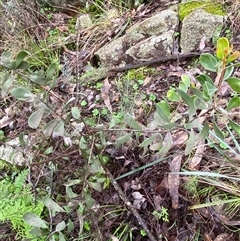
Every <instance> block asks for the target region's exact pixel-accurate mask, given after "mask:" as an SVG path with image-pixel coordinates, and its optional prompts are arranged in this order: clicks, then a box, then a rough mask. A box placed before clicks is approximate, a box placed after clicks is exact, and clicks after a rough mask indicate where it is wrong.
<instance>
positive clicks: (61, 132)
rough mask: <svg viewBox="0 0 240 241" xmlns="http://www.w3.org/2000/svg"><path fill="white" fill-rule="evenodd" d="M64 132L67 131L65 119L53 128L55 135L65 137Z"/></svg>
mask: <svg viewBox="0 0 240 241" xmlns="http://www.w3.org/2000/svg"><path fill="white" fill-rule="evenodd" d="M64 132H65V128H64V122H63V121H60V122H59V123H58V124H57V126H56V127H55V128H54V130H53V135H56V136H62V137H64Z"/></svg>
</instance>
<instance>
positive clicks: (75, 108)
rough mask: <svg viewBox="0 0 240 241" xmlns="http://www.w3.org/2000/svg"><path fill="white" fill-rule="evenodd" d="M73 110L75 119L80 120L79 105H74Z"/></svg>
mask: <svg viewBox="0 0 240 241" xmlns="http://www.w3.org/2000/svg"><path fill="white" fill-rule="evenodd" d="M71 112H72V116H73V118H74V119H77V120H78V119H79V118H80V111H79V109H78V108H77V107H75V106H74V107H72V109H71Z"/></svg>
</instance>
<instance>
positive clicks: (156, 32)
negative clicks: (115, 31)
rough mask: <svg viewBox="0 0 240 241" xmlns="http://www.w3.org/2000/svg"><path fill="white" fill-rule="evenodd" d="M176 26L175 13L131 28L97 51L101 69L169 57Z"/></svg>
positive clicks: (162, 15)
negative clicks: (160, 56)
mask: <svg viewBox="0 0 240 241" xmlns="http://www.w3.org/2000/svg"><path fill="white" fill-rule="evenodd" d="M177 26H178V17H177V12H176V11H174V10H172V9H168V10H164V11H161V12H159V13H157V14H156V15H154V16H152V17H150V18H148V19H146V20H144V21H142V22H140V23H137V24H136V25H133V26H132V27H131V28H129V29H128V30H127V32H126V34H125V35H124V36H122V37H120V38H118V39H116V40H114V41H112V42H111V43H110V44H108V45H105V46H104V47H102V48H101V49H99V50H98V52H97V53H96V55H97V56H98V58H99V59H100V61H101V64H102V65H103V66H111V67H117V66H125V65H126V64H129V63H138V62H142V61H145V60H149V59H153V58H156V57H157V56H159V55H160V54H162V55H165V56H168V55H171V50H172V46H173V40H174V37H173V35H174V32H175V29H176V28H177Z"/></svg>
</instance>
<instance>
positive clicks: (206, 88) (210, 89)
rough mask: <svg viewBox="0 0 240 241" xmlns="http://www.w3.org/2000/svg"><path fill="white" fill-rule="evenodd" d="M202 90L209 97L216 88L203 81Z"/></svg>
mask: <svg viewBox="0 0 240 241" xmlns="http://www.w3.org/2000/svg"><path fill="white" fill-rule="evenodd" d="M203 91H204V92H205V93H206V94H208V95H209V96H210V97H213V95H214V93H215V92H216V91H217V88H216V87H215V86H214V85H212V84H210V83H209V82H205V84H204V85H203Z"/></svg>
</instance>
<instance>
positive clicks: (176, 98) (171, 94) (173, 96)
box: [167, 90, 181, 101]
mask: <svg viewBox="0 0 240 241" xmlns="http://www.w3.org/2000/svg"><path fill="white" fill-rule="evenodd" d="M167 98H168V99H169V100H171V101H180V100H181V98H180V97H179V96H178V94H177V93H176V92H175V91H174V90H169V91H168V92H167Z"/></svg>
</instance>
